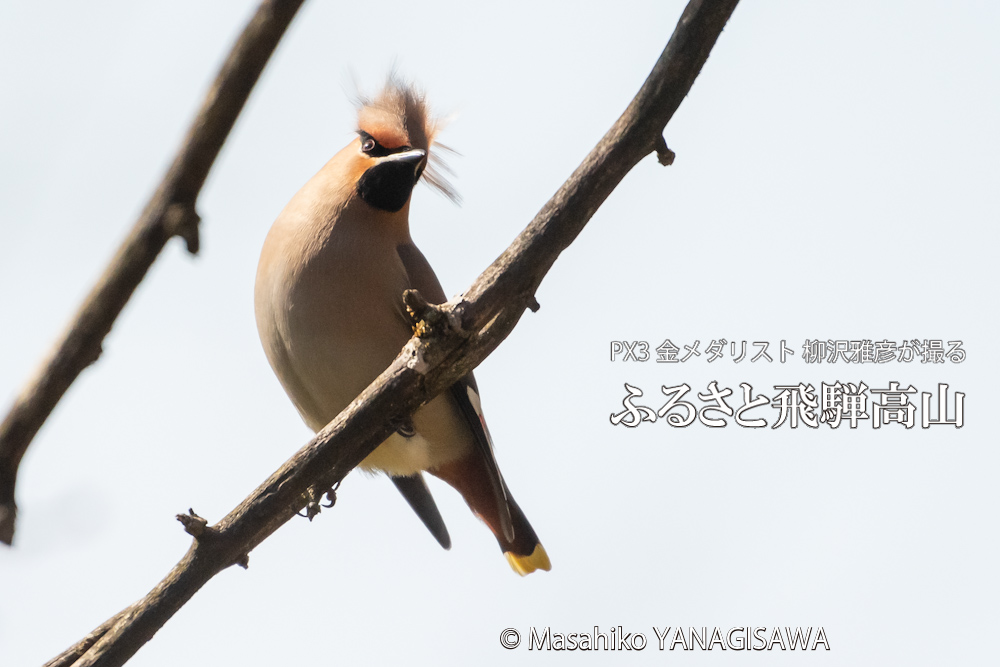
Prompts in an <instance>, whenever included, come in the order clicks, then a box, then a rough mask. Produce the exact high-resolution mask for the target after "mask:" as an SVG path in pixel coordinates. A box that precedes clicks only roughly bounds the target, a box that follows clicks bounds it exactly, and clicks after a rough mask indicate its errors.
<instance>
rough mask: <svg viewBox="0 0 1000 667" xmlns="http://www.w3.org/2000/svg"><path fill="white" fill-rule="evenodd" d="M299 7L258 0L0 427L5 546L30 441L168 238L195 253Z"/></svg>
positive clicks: (0, 517) (97, 349) (293, 0)
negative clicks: (222, 171) (224, 167)
mask: <svg viewBox="0 0 1000 667" xmlns="http://www.w3.org/2000/svg"><path fill="white" fill-rule="evenodd" d="M303 1H304V0H264V2H262V3H261V5H260V7H259V8H258V9H257V12H256V14H254V16H253V18H252V19H250V23H249V24H247V27H246V28H245V29H244V30H243V34H241V35H240V37H239V39H238V40H237V41H236V44H235V45H233V48H232V50H231V51H230V52H229V56H228V57H227V58H226V61H225V63H224V64H223V65H222V69H221V70H220V71H219V74H218V75H217V76H216V78H215V82H214V83H213V84H212V87H211V88H210V89H209V91H208V94H207V95H206V96H205V101H204V102H203V103H202V107H201V110H200V111H199V112H198V115H197V116H196V117H195V119H194V122H193V123H192V124H191V128H190V129H189V130H188V134H187V136H186V137H185V138H184V142H183V143H182V144H181V148H180V151H179V152H178V153H177V157H176V158H175V159H174V163H173V164H172V165H171V167H170V169H169V170H168V171H167V174H166V176H164V178H163V181H162V182H161V183H160V185H159V187H158V188H157V189H156V192H155V193H154V194H153V197H152V199H150V200H149V203H148V204H146V208H145V210H143V212H142V215H141V216H140V217H139V220H138V221H137V222H136V223H135V226H134V227H133V228H132V231H131V232H130V233H129V235H128V238H126V239H125V241H124V242H123V243H122V245H121V247H120V248H118V252H117V253H115V256H114V258H113V259H112V260H111V263H110V264H109V265H108V267H107V268H106V269H105V271H104V275H102V276H101V278H100V279H99V280H98V281H97V284H96V285H95V286H94V287H93V289H92V290H91V291H90V294H88V295H87V298H86V299H85V300H84V302H83V305H81V306H80V310H79V311H77V313H76V315H75V316H74V317H73V320H72V322H70V325H69V327H67V329H66V331H65V333H64V334H63V335H62V338H61V339H60V340H59V341H58V342H57V343H56V344H55V346H54V347H53V350H52V352H51V353H50V356H49V358H48V360H47V361H46V362H45V364H44V368H42V370H41V371H40V372H39V373H38V374H37V375H36V376H35V377H34V378H33V379H31V380H30V381H29V382H28V383H27V384H26V385H25V387H24V388H23V389H22V390H21V393H20V394H19V395H18V397H17V398H16V399H15V401H14V405H13V406H12V407H11V409H10V412H9V413H8V414H7V417H6V418H5V419H4V420H3V422H2V423H0V542H3V543H5V544H11V542H12V541H13V539H14V526H15V521H16V517H17V505H16V504H15V502H14V488H15V485H16V483H17V470H18V466H20V463H21V458H22V457H23V456H24V453H25V451H27V449H28V445H29V444H31V440H32V439H33V438H34V437H35V434H36V433H38V429H40V428H41V427H42V424H43V423H44V422H45V420H46V419H47V418H48V416H49V414H51V413H52V410H53V408H55V406H56V403H58V402H59V399H61V398H62V396H63V394H64V393H66V390H67V389H68V388H69V386H70V385H71V384H72V383H73V381H74V380H76V378H77V376H78V375H79V374H80V373H81V371H83V369H84V368H86V367H87V366H89V365H90V364H92V363H94V362H95V361H97V359H98V357H100V356H101V344H102V341H103V340H104V337H105V336H107V335H108V332H110V331H111V326H112V325H113V324H114V322H115V319H116V318H117V317H118V315H119V313H121V311H122V309H123V308H124V307H125V304H126V302H128V300H129V297H131V296H132V292H133V291H135V288H136V287H137V286H138V285H139V282H140V281H141V280H142V279H143V277H144V276H145V275H146V271H147V270H149V267H150V266H151V265H152V264H153V262H154V261H155V260H156V257H157V255H159V254H160V251H161V250H162V249H163V246H164V245H165V244H166V243H167V241H168V240H170V238H171V237H173V236H179V237H181V238H183V239H184V241H185V243H186V245H187V249H188V251H189V252H192V253H197V252H198V245H199V243H198V221H199V217H198V213H197V212H196V210H195V202H196V201H197V199H198V194H199V193H200V192H201V188H202V185H204V183H205V178H206V177H207V176H208V172H209V170H210V169H211V168H212V164H213V163H214V162H215V158H216V156H217V155H218V154H219V150H220V149H221V148H222V144H223V143H224V142H225V141H226V137H228V136H229V131H230V130H231V129H232V127H233V124H234V123H236V118H237V117H238V116H239V114H240V111H241V110H242V109H243V105H244V103H245V102H246V100H247V98H248V97H249V96H250V91H251V90H253V87H254V84H255V83H256V82H257V79H258V78H259V77H260V73H261V71H262V70H263V69H264V66H265V65H266V64H267V61H268V59H269V58H270V57H271V53H273V52H274V48H275V47H276V46H277V45H278V41H279V40H280V39H281V36H282V35H283V34H284V33H285V29H286V28H287V27H288V24H289V23H290V22H291V20H292V18H293V17H294V16H295V12H296V11H298V9H299V7H300V6H301V5H302V3H303Z"/></svg>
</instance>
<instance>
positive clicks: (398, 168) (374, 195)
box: [357, 161, 417, 213]
mask: <svg viewBox="0 0 1000 667" xmlns="http://www.w3.org/2000/svg"><path fill="white" fill-rule="evenodd" d="M416 183H417V179H416V174H415V173H414V168H413V163H408V162H405V161H399V162H395V161H389V162H382V163H379V164H376V165H375V166H374V167H372V168H371V169H369V170H368V171H366V172H365V173H364V174H362V176H361V178H360V179H358V185H357V190H358V196H360V197H361V199H362V200H363V201H364V202H365V203H367V204H368V205H369V206H374V207H375V208H377V209H381V210H383V211H389V212H390V213H395V212H396V211H398V210H399V209H401V208H403V205H404V204H406V201H407V200H408V199H409V198H410V193H411V192H412V191H413V186H414V185H416Z"/></svg>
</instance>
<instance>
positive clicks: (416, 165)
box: [379, 148, 427, 183]
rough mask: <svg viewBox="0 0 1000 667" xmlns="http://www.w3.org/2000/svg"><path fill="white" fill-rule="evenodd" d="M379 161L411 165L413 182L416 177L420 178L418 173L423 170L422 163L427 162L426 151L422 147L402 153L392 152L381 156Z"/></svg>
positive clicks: (415, 180)
mask: <svg viewBox="0 0 1000 667" xmlns="http://www.w3.org/2000/svg"><path fill="white" fill-rule="evenodd" d="M379 163H380V164H387V163H394V164H397V165H400V166H402V165H412V166H413V182H414V183H416V182H417V179H418V178H420V174H421V173H423V171H424V165H425V164H426V163H427V151H425V150H423V149H422V148H414V149H411V150H408V151H404V152H402V153H393V154H392V155H386V156H385V157H384V158H381V159H380V160H379Z"/></svg>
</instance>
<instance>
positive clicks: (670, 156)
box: [656, 136, 677, 167]
mask: <svg viewBox="0 0 1000 667" xmlns="http://www.w3.org/2000/svg"><path fill="white" fill-rule="evenodd" d="M675 157H677V154H676V153H674V152H673V151H672V150H670V149H669V148H667V140H666V139H664V138H663V137H662V136H661V137H660V138H659V139H658V140H657V142H656V159H657V160H658V161H659V163H660V164H662V165H663V166H664V167H669V166H670V165H672V164H673V163H674V158H675Z"/></svg>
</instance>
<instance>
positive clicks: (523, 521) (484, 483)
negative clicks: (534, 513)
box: [429, 455, 552, 577]
mask: <svg viewBox="0 0 1000 667" xmlns="http://www.w3.org/2000/svg"><path fill="white" fill-rule="evenodd" d="M429 472H430V473H431V474H432V475H434V476H435V477H438V478H440V479H442V480H444V481H445V482H447V483H448V484H449V485H450V486H451V487H452V488H454V489H455V490H457V491H458V492H459V493H461V494H462V497H463V498H465V502H466V503H468V504H469V507H470V508H471V509H472V511H473V512H474V513H475V514H476V516H478V517H479V518H480V519H482V520H483V522H485V523H486V525H487V526H488V527H489V529H490V530H491V531H492V532H493V535H494V536H495V537H496V538H497V542H499V543H500V549H501V551H503V553H504V556H506V557H507V562H508V563H510V566H511V568H512V569H513V570H514V571H515V572H517V573H518V574H519V575H521V576H522V577H523V576H524V575H526V574H531V573H532V572H534V571H535V570H550V569H552V564H551V563H550V562H549V555H548V554H547V553H545V548H544V547H543V546H542V545H541V543H540V542H539V541H538V535H536V534H535V531H534V529H533V528H532V527H531V524H530V523H528V519H527V517H525V516H524V512H522V511H521V508H520V507H518V505H517V503H516V502H514V499H513V498H512V497H511V495H510V491H509V490H508V489H507V485H506V484H504V492H505V495H506V499H507V508H508V509H509V511H510V519H511V525H512V526H513V528H514V535H513V539H508V538H507V536H506V535H504V531H503V528H502V525H501V519H500V508H499V507H497V497H496V494H495V493H494V492H493V487H492V485H491V483H490V479H489V475H488V474H487V471H486V469H485V464H484V463H483V461H482V459H481V458H479V457H476V456H474V455H470V456H466V457H464V458H461V459H458V460H456V461H452V462H450V463H446V464H444V465H442V466H440V467H439V468H437V469H436V470H431V471H429Z"/></svg>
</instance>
